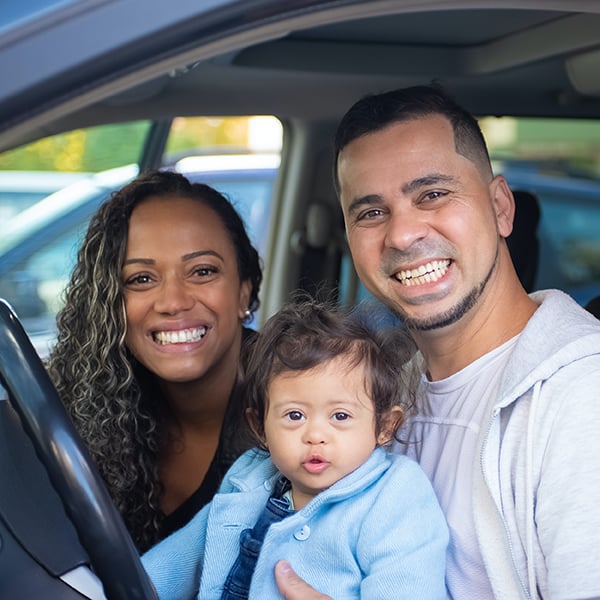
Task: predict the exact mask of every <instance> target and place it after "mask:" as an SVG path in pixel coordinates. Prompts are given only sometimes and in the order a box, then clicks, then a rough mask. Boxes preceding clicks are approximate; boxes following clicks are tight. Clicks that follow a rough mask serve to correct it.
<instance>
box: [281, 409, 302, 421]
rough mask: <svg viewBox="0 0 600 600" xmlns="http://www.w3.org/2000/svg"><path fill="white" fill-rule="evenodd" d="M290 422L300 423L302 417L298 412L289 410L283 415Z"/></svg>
mask: <svg viewBox="0 0 600 600" xmlns="http://www.w3.org/2000/svg"><path fill="white" fill-rule="evenodd" d="M285 416H286V417H287V418H288V419H289V420H290V421H301V420H302V418H303V417H304V415H303V414H302V413H301V412H300V411H299V410H290V412H288V413H286V415H285Z"/></svg>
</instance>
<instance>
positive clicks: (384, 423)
mask: <svg viewBox="0 0 600 600" xmlns="http://www.w3.org/2000/svg"><path fill="white" fill-rule="evenodd" d="M403 419H404V410H403V409H402V407H400V406H392V408H390V410H389V411H388V412H387V414H385V415H383V416H382V419H381V427H380V429H379V435H378V436H377V445H378V446H385V445H386V444H389V443H390V442H391V441H392V439H393V438H394V435H395V434H396V430H397V429H398V427H400V425H401V424H402V421H403Z"/></svg>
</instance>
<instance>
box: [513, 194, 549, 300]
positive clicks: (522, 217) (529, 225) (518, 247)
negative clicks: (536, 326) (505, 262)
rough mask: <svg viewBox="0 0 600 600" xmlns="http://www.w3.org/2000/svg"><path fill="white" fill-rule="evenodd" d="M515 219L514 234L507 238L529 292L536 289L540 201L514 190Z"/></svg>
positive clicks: (522, 281) (518, 273)
mask: <svg viewBox="0 0 600 600" xmlns="http://www.w3.org/2000/svg"><path fill="white" fill-rule="evenodd" d="M513 196H514V198H515V218H514V222H513V230H512V233H511V234H510V235H509V236H508V237H507V238H506V243H507V244H508V250H509V252H510V255H511V258H512V261H513V264H514V265H515V270H516V271H517V275H518V276H519V279H520V281H521V284H522V285H523V287H524V288H525V290H526V291H527V293H529V292H532V291H533V290H534V289H535V279H536V276H537V271H538V261H539V255H540V242H539V239H538V235H537V228H538V225H539V222H540V218H541V208H540V201H539V199H538V197H537V196H536V195H535V194H533V193H532V192H529V191H525V190H514V191H513Z"/></svg>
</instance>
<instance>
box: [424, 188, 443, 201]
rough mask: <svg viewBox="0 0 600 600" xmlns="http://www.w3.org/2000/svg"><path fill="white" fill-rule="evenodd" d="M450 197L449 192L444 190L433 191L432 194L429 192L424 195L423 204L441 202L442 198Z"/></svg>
mask: <svg viewBox="0 0 600 600" xmlns="http://www.w3.org/2000/svg"><path fill="white" fill-rule="evenodd" d="M447 195H448V192H446V191H444V190H433V191H432V192H427V193H426V194H424V195H423V198H422V201H423V202H431V201H433V200H439V199H440V198H444V197H445V196H447Z"/></svg>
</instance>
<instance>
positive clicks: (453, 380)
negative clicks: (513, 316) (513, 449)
mask: <svg viewBox="0 0 600 600" xmlns="http://www.w3.org/2000/svg"><path fill="white" fill-rule="evenodd" d="M517 337H518V336H517ZM517 337H514V338H512V339H511V340H509V341H508V342H506V343H505V344H503V345H502V346H500V347H498V348H496V349H494V350H492V351H491V352H489V353H488V354H486V355H485V356H482V357H481V358H479V359H477V360H476V361H475V362H473V363H471V364H470V365H468V366H467V367H465V368H464V369H463V370H462V371H459V372H458V373H455V374H454V375H451V376H450V377H448V378H446V379H442V380H441V381H428V380H427V378H426V377H425V375H423V376H422V377H421V383H420V386H419V392H418V394H419V400H418V401H419V407H420V410H419V415H418V416H416V417H411V418H410V419H409V420H407V422H406V423H405V424H404V425H403V426H402V428H401V430H400V431H399V433H398V438H399V439H401V440H402V441H403V442H404V441H407V442H409V443H408V445H406V444H404V443H402V442H396V443H395V447H394V450H395V451H396V452H399V453H403V454H406V455H407V456H410V457H412V458H414V459H415V460H416V461H417V462H418V463H419V464H420V465H421V467H422V468H423V470H424V471H425V473H426V474H427V475H428V477H429V479H430V480H431V482H432V484H433V488H434V489H435V492H436V494H437V497H438V500H439V502H440V505H441V507H442V510H443V511H444V514H445V515H446V519H447V521H448V527H449V529H450V546H449V549H448V564H447V571H446V582H447V585H448V591H449V593H450V596H451V597H452V598H454V599H463V598H464V599H465V600H472V599H473V598H477V599H478V600H479V599H485V598H493V594H492V588H491V586H490V582H489V579H488V577H487V575H486V572H485V567H484V565H483V559H482V556H481V552H480V551H479V547H478V544H477V539H476V537H475V523H474V520H473V506H472V500H473V493H472V482H473V468H474V467H473V465H474V461H475V460H479V457H478V456H477V443H478V438H479V431H480V428H481V424H482V423H483V422H486V423H487V420H488V415H486V414H485V410H486V406H488V401H489V400H490V398H491V397H493V396H495V395H496V394H497V390H498V385H499V382H500V377H501V375H502V372H503V371H504V367H505V366H506V363H507V361H508V358H509V356H510V353H511V350H512V349H513V347H514V345H515V344H516V341H517Z"/></svg>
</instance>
